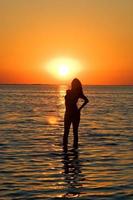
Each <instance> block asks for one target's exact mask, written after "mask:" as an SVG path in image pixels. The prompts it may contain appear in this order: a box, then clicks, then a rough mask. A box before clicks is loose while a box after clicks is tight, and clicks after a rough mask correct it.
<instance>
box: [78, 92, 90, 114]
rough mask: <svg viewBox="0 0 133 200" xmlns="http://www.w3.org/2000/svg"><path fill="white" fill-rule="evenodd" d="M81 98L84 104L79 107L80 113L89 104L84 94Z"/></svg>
mask: <svg viewBox="0 0 133 200" xmlns="http://www.w3.org/2000/svg"><path fill="white" fill-rule="evenodd" d="M80 98H81V99H83V100H84V103H83V104H82V105H81V106H80V107H79V111H81V109H82V108H83V107H84V106H85V105H86V104H87V103H88V102H89V100H88V99H87V97H86V96H85V95H84V94H83V95H82V96H81V97H80Z"/></svg>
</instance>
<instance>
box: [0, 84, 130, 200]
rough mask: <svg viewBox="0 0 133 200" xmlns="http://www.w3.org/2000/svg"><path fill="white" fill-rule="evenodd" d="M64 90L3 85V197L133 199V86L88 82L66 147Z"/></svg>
mask: <svg viewBox="0 0 133 200" xmlns="http://www.w3.org/2000/svg"><path fill="white" fill-rule="evenodd" d="M65 90H66V86H65V85H61V86H56V85H0V200H16V199H17V200H19V199H20V200H21V199H24V200H28V199H30V200H38V199H42V200H43V199H47V200H54V199H55V200H58V199H59V200H62V199H75V200H115V199H116V200H117V199H118V200H133V86H84V93H85V95H87V97H88V98H89V100H90V103H89V104H88V105H87V106H86V107H85V108H83V110H82V113H81V122H80V127H79V148H78V149H77V150H76V149H73V133H72V130H71V131H70V135H69V146H68V152H64V151H63V147H62V137H63V116H64V109H65V108H64V95H65ZM80 103H81V102H79V104H80Z"/></svg>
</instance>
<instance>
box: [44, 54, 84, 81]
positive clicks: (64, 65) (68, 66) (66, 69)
mask: <svg viewBox="0 0 133 200" xmlns="http://www.w3.org/2000/svg"><path fill="white" fill-rule="evenodd" d="M80 69H81V64H80V62H79V61H78V60H77V59H74V58H64V57H61V58H54V59H51V60H50V61H48V62H47V64H46V70H47V72H49V73H50V74H51V75H52V76H54V77H55V78H57V79H63V80H68V79H71V78H72V77H75V76H76V75H77V73H78V72H79V71H80Z"/></svg>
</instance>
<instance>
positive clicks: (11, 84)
mask: <svg viewBox="0 0 133 200" xmlns="http://www.w3.org/2000/svg"><path fill="white" fill-rule="evenodd" d="M0 85H67V84H65V83H0ZM82 85H84V86H133V84H82Z"/></svg>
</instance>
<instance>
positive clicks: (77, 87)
mask: <svg viewBox="0 0 133 200" xmlns="http://www.w3.org/2000/svg"><path fill="white" fill-rule="evenodd" d="M79 98H81V99H83V100H84V103H83V104H82V105H81V106H80V107H79V108H78V106H77V102H78V99H79ZM87 103H88V99H87V97H86V96H85V95H84V94H83V90H82V84H81V82H80V81H79V80H78V79H77V78H75V79H73V81H72V83H71V90H67V91H66V95H65V106H66V111H65V116H64V136H63V145H64V148H65V149H66V148H67V144H68V135H69V130H70V126H71V124H72V126H73V134H74V143H73V145H74V148H77V147H78V127H79V122H80V111H81V109H82V108H83V107H84V106H85V105H86V104H87Z"/></svg>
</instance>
